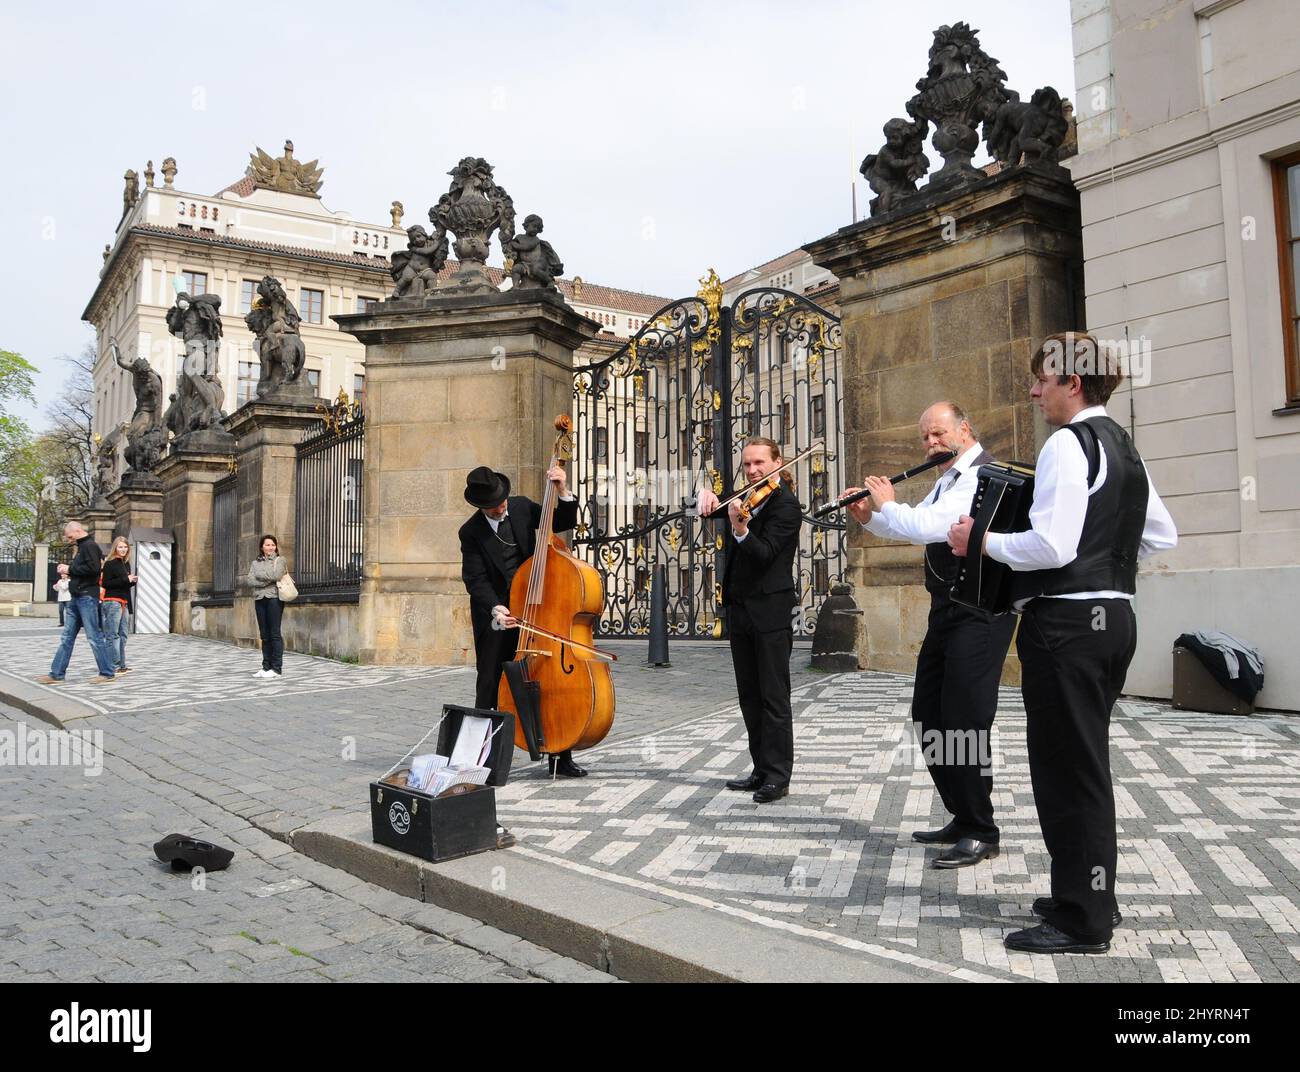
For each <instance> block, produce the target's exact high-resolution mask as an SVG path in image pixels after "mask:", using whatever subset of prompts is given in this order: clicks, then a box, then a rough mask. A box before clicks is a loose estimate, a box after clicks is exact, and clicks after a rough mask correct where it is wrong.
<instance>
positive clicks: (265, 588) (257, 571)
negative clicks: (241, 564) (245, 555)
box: [248, 555, 289, 599]
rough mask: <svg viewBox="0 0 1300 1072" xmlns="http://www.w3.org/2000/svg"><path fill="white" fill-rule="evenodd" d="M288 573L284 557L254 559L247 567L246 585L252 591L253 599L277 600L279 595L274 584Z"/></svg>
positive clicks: (287, 565)
mask: <svg viewBox="0 0 1300 1072" xmlns="http://www.w3.org/2000/svg"><path fill="white" fill-rule="evenodd" d="M288 572H289V564H288V563H287V562H285V560H284V555H276V556H275V558H255V559H253V564H252V565H251V566H249V567H248V583H249V585H251V586H252V589H253V598H254V599H271V598H273V597H274V598H277V599H278V598H279V596H280V593H279V591H278V590H277V589H276V587H275V582H276V581H278V580H279V579H280V578H281V577H283V576H284V575H285V574H286V573H288Z"/></svg>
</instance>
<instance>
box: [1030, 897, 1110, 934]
mask: <svg viewBox="0 0 1300 1072" xmlns="http://www.w3.org/2000/svg"><path fill="white" fill-rule="evenodd" d="M1055 907H1056V902H1055V901H1054V900H1053V899H1052V898H1050V897H1038V898H1035V899H1034V903H1033V904H1032V905H1031V906H1030V908H1029V911H1031V912H1032V913H1033V914H1034V915H1036V916H1038V917H1040V918H1041V917H1042V916H1045V915H1047V913H1048V912H1050V911H1051V910H1052V909H1053V908H1055ZM1123 922H1124V917H1123V916H1121V915H1120V914H1119V909H1118V908H1117V909H1115V914H1114V915H1113V916H1111V917H1110V925H1111V926H1112V927H1118V926H1119V925H1120V924H1121V923H1123Z"/></svg>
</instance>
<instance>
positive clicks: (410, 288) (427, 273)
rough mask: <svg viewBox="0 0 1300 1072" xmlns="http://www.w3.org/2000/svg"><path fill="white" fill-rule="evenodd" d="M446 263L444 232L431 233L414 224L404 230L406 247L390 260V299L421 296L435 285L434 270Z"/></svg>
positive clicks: (436, 283) (436, 282)
mask: <svg viewBox="0 0 1300 1072" xmlns="http://www.w3.org/2000/svg"><path fill="white" fill-rule="evenodd" d="M446 263H447V235H446V232H443V233H442V234H441V235H437V236H431V235H430V234H429V233H428V232H427V231H426V230H425V229H424V228H423V227H421V226H420V225H419V224H418V223H417V224H416V225H415V226H414V227H408V228H407V229H406V249H399V250H397V251H396V252H395V253H394V254H393V256H392V258H391V259H390V263H389V268H388V273H389V275H391V276H392V277H393V284H394V287H393V297H394V298H423V297H424V296H425V295H426V294H429V293H431V292H432V291H433V290H434V288H435V287H437V285H438V273H439V272H440V271H442V268H443V265H445V264H446Z"/></svg>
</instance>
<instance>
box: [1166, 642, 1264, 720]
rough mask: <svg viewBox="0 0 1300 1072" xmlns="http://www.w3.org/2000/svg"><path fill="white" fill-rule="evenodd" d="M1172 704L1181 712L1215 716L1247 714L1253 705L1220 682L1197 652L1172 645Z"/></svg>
mask: <svg viewBox="0 0 1300 1072" xmlns="http://www.w3.org/2000/svg"><path fill="white" fill-rule="evenodd" d="M1171 702H1172V703H1173V705H1174V707H1177V708H1179V709H1180V710H1183V711H1208V712H1210V713H1211V714H1216V715H1249V714H1252V713H1253V712H1254V710H1255V705H1254V704H1252V703H1247V702H1246V701H1245V700H1243V699H1242V698H1241V697H1240V696H1234V695H1233V694H1232V693H1230V692H1229V691H1228V690H1227V689H1225V688H1224V687H1223V686H1222V685H1220V684H1219V683H1218V682H1217V681H1216V680H1215V679H1214V675H1213V674H1211V673H1210V672H1209V671H1208V670H1207V669H1205V665H1204V664H1203V663H1202V662H1201V660H1200V659H1198V658H1197V657H1196V653H1195V652H1193V651H1191V650H1189V649H1188V648H1174V696H1173V700H1172V701H1171Z"/></svg>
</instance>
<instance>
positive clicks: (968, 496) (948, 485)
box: [863, 443, 984, 544]
mask: <svg viewBox="0 0 1300 1072" xmlns="http://www.w3.org/2000/svg"><path fill="white" fill-rule="evenodd" d="M983 453H984V448H983V447H982V446H980V444H979V443H976V444H974V446H970V447H967V448H966V449H965V450H964V451H962V453H961V456H960V457H958V459H957V460H956V461H955V462H953V463H952V465H951V466H949V467H948V469H947V471H946V472H944V473H942V474H940V476H939V479H938V480H936V481H935V482H934V487H933V488H932V489H931V490H930V494H929V495H927V496H926V497H925V500H924V501H923V502H922V503H921V504H920V505H919V506H909V505H908V504H907V503H899V502H887V503H885V505H884V508H883V509H882V510H879V511H877V512H875V513H873V514H872V515H871V520H870V521H868V522H867V523H866V524H865V525H864V526H863V528H865V529H866V530H867V531H868V532H870V533H871V534H872V535H874V536H884V537H885V538H886V539H890V540H906V541H907V542H908V543H916V544H925V543H945V542H947V539H948V530H949V529H950V528H952V526H953V525H955V524H956V523H957V521H958V519H959V518H960V517H961V515H962V514H969V513H970V504H971V502H972V500H973V499H974V498H975V488H976V486H977V485H978V484H979V466H978V465H976V464H975V459H976V458H978V457H979V456H980V455H981V454H983ZM936 495H937V498H936Z"/></svg>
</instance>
